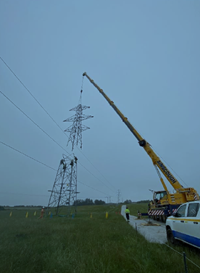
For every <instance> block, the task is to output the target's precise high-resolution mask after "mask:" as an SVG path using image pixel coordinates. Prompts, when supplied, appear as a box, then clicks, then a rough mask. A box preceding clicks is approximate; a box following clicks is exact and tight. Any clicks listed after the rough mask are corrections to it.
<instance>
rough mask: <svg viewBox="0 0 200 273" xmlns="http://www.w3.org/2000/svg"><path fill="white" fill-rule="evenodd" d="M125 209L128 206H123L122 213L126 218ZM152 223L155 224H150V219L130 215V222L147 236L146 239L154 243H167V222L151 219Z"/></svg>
mask: <svg viewBox="0 0 200 273" xmlns="http://www.w3.org/2000/svg"><path fill="white" fill-rule="evenodd" d="M125 209H126V206H125V205H123V206H122V207H121V215H122V216H123V217H124V218H125V220H126V215H125V212H124V211H125ZM151 223H152V224H154V226H153V225H149V223H148V219H147V220H144V219H138V218H137V217H136V216H133V215H130V222H129V224H130V225H131V226H132V227H133V228H135V229H137V231H138V232H139V233H140V234H141V235H143V236H144V237H145V239H146V240H147V241H149V242H152V243H160V244H165V243H166V242H167V235H166V231H165V223H161V222H157V221H154V220H151Z"/></svg>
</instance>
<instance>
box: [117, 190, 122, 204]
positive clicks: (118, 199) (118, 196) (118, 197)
mask: <svg viewBox="0 0 200 273" xmlns="http://www.w3.org/2000/svg"><path fill="white" fill-rule="evenodd" d="M120 194H121V193H120V190H118V194H117V203H118V204H119V203H120Z"/></svg>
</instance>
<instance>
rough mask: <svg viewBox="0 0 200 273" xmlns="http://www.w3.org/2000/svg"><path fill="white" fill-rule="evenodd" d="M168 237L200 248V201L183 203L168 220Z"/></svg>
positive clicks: (169, 239) (173, 240)
mask: <svg viewBox="0 0 200 273" xmlns="http://www.w3.org/2000/svg"><path fill="white" fill-rule="evenodd" d="M166 232H167V239H168V241H169V242H171V243H172V244H174V243H175V241H176V240H180V241H183V242H185V243H187V244H190V245H192V246H195V247H197V248H200V201H193V202H188V203H184V204H182V205H181V206H180V207H179V208H178V209H177V212H176V213H175V214H173V216H169V217H168V218H167V221H166Z"/></svg>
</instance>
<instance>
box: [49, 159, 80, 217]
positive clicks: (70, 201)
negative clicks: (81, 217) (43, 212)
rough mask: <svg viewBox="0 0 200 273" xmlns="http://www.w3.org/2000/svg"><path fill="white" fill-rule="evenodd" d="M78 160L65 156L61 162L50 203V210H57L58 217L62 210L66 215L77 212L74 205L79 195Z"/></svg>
mask: <svg viewBox="0 0 200 273" xmlns="http://www.w3.org/2000/svg"><path fill="white" fill-rule="evenodd" d="M77 160H78V159H77V158H76V157H74V158H73V159H71V158H69V157H67V156H65V155H63V159H61V160H60V163H59V167H58V170H57V174H56V178H55V181H54V184H53V188H52V190H50V192H51V195H50V198H49V203H48V208H55V214H56V215H58V214H59V213H60V212H61V209H62V210H63V211H65V212H64V214H66V215H70V213H72V210H73V212H76V207H75V206H74V204H76V200H77V193H78V192H77ZM64 208H65V210H64ZM72 208H73V209H72Z"/></svg>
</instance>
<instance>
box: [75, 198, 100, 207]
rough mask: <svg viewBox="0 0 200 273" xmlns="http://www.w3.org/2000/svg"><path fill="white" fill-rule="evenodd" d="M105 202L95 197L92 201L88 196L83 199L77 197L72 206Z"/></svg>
mask: <svg viewBox="0 0 200 273" xmlns="http://www.w3.org/2000/svg"><path fill="white" fill-rule="evenodd" d="M104 204H105V202H104V201H103V200H98V199H96V200H95V201H93V200H92V199H90V198H86V199H85V200H82V199H77V200H76V201H74V204H73V205H74V206H88V205H104Z"/></svg>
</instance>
